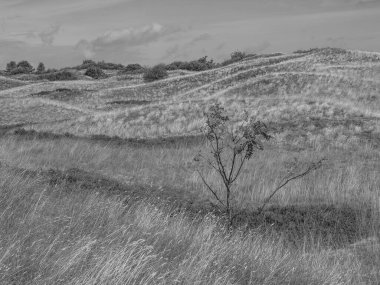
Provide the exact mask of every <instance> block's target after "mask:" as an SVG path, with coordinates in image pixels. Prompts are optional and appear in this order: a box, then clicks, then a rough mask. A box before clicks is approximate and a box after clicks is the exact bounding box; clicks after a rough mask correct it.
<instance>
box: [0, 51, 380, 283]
mask: <svg viewBox="0 0 380 285" xmlns="http://www.w3.org/2000/svg"><path fill="white" fill-rule="evenodd" d="M379 91H380V54H377V53H366V52H360V51H344V50H338V49H316V50H310V51H308V52H303V53H295V54H290V55H274V56H267V57H254V58H248V59H246V60H244V61H241V62H237V63H234V64H231V65H228V66H225V67H219V68H216V69H213V70H209V71H203V72H172V73H171V74H170V76H169V78H167V79H164V80H161V81H157V82H152V83H144V82H143V81H142V79H141V78H139V77H138V76H134V77H133V78H130V79H126V78H121V77H120V76H119V75H117V74H116V73H115V74H113V75H112V76H110V77H109V78H107V79H101V80H90V79H86V80H76V81H64V82H44V81H37V80H30V81H26V80H23V81H22V80H19V79H16V78H12V77H1V78H0V229H1V233H2V234H1V236H0V284H379V283H380V272H379V268H380V241H379V238H380V227H379V226H380V175H379V173H380V92H379ZM216 102H218V103H220V104H221V105H222V106H224V107H225V108H226V109H227V110H228V112H230V114H231V118H232V120H233V121H234V122H236V123H237V121H238V118H239V116H240V115H241V114H242V113H243V111H244V110H246V111H247V112H248V113H249V114H250V115H251V116H254V117H255V118H256V119H258V120H262V121H264V122H265V123H266V124H267V125H268V127H269V129H270V132H271V134H272V135H273V137H274V138H273V139H272V140H271V141H269V142H268V143H266V145H265V148H264V150H263V151H261V152H258V153H257V154H256V155H255V156H254V158H253V159H251V160H250V161H249V164H248V165H247V166H246V167H245V169H244V171H243V172H242V174H241V177H240V179H239V180H238V183H237V184H236V187H235V188H234V190H233V191H234V192H233V201H232V202H233V203H232V204H233V212H234V213H236V215H235V216H234V219H233V223H232V226H231V225H230V226H228V223H227V221H226V216H225V215H224V214H223V212H221V211H220V210H219V209H218V208H216V206H215V204H216V203H215V200H214V199H213V196H212V195H210V193H209V192H208V190H207V188H206V186H205V185H204V184H203V182H202V180H201V179H200V177H199V176H198V175H197V173H196V172H195V170H194V168H193V157H194V156H195V155H196V153H197V152H198V150H199V149H202V148H204V146H205V144H204V143H205V142H204V139H203V137H202V136H201V133H200V127H202V126H203V124H204V112H205V111H206V110H207V108H208V107H209V106H210V105H211V104H213V103H216ZM321 158H325V159H326V160H325V161H324V163H323V165H322V167H321V168H320V169H318V170H317V171H315V172H313V173H311V174H310V175H308V176H305V177H303V178H301V179H299V180H296V181H293V182H291V183H289V184H288V185H287V186H286V187H285V188H284V189H282V190H281V192H279V193H278V194H277V195H276V196H275V197H274V199H273V200H271V203H270V205H268V207H267V208H266V210H265V211H264V212H262V213H260V214H257V208H258V207H259V206H260V205H261V204H262V202H263V201H264V199H265V198H266V197H267V196H268V195H269V194H270V193H271V191H273V189H275V187H276V186H277V185H279V183H280V182H281V181H282V180H283V178H284V177H285V176H286V175H287V173H288V171H289V170H290V168H291V167H292V165H296V166H298V168H299V169H304V167H305V166H307V165H308V164H309V163H310V162H313V161H317V160H319V159H321ZM204 171H205V173H206V178H207V180H208V181H210V183H211V184H212V185H213V186H214V187H215V188H218V187H219V188H220V186H221V185H220V181H219V180H218V177H217V175H215V173H213V172H212V171H210V170H207V169H205V170H204ZM219 188H218V189H219Z"/></svg>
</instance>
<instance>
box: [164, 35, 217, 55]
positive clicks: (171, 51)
mask: <svg viewBox="0 0 380 285" xmlns="http://www.w3.org/2000/svg"><path fill="white" fill-rule="evenodd" d="M210 39H212V36H211V35H210V34H209V33H204V34H200V35H199V36H196V37H195V38H193V39H192V40H190V41H188V42H186V43H184V44H182V45H179V44H176V45H174V46H172V47H169V48H168V49H167V50H166V52H165V54H164V55H163V56H162V58H161V59H168V58H187V57H188V56H189V52H190V49H191V48H194V46H196V45H197V44H198V43H199V42H203V41H208V40H210ZM204 52H205V50H204V49H203V50H202V53H204Z"/></svg>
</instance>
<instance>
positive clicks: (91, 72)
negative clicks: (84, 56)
mask: <svg viewBox="0 0 380 285" xmlns="http://www.w3.org/2000/svg"><path fill="white" fill-rule="evenodd" d="M84 75H87V76H90V77H92V78H94V79H100V78H105V77H107V76H106V74H105V73H104V71H103V70H102V69H101V68H99V67H98V66H90V67H89V68H88V69H87V70H86V73H85V74H84Z"/></svg>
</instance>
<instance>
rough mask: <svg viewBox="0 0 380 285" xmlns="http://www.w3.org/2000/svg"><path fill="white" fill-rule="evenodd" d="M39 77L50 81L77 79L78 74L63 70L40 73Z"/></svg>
mask: <svg viewBox="0 0 380 285" xmlns="http://www.w3.org/2000/svg"><path fill="white" fill-rule="evenodd" d="M39 79H47V80H50V81H61V80H78V76H77V75H76V74H74V73H72V72H70V71H67V70H63V71H57V72H53V73H45V74H42V75H40V76H39Z"/></svg>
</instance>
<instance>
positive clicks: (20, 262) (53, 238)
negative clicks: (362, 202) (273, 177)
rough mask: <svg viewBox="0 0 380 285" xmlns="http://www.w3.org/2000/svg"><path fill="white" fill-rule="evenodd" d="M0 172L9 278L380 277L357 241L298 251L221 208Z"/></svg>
mask: <svg viewBox="0 0 380 285" xmlns="http://www.w3.org/2000/svg"><path fill="white" fill-rule="evenodd" d="M0 175H1V181H2V182H1V184H0V195H1V199H0V201H1V210H0V217H1V218H0V227H1V228H2V235H1V238H0V282H1V283H2V284H25V283H28V284H47V283H48V284H364V282H366V281H370V280H372V281H374V282H378V281H379V279H378V278H379V276H377V275H376V273H375V271H374V270H375V269H372V270H373V272H372V274H367V272H364V271H363V268H362V267H361V259H360V256H359V255H358V253H357V252H356V250H355V249H354V248H352V249H347V250H342V251H332V250H322V251H312V252H303V251H302V250H292V249H289V248H287V247H285V246H284V245H283V243H282V242H281V240H276V239H274V238H271V237H268V236H265V235H263V234H261V233H257V232H255V231H252V232H250V233H248V234H247V233H246V234H244V235H243V234H242V233H241V232H239V231H236V232H233V233H228V232H227V231H226V230H224V229H223V228H221V227H220V226H219V225H218V218H217V217H214V216H212V215H206V216H203V217H198V218H196V219H191V220H190V219H189V218H187V217H186V214H185V213H183V212H177V213H171V212H170V211H168V210H164V207H162V206H161V207H159V206H157V205H152V204H150V203H149V201H140V202H138V203H136V204H133V205H128V206H126V205H125V204H123V203H122V202H120V201H118V200H117V199H116V198H108V199H104V197H102V196H99V195H96V194H94V193H88V192H81V191H76V192H71V193H66V192H65V189H64V188H62V187H60V186H56V187H51V186H48V185H45V184H43V183H41V182H39V181H38V180H39V179H38V176H37V177H33V178H32V177H28V175H27V174H26V173H25V174H23V173H22V172H18V173H14V172H9V171H7V170H4V169H1V170H0ZM377 265H378V264H372V266H377ZM367 270H369V272H371V271H370V270H371V268H367ZM364 273H365V274H364ZM371 278H374V279H371ZM376 278H377V279H376Z"/></svg>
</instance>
